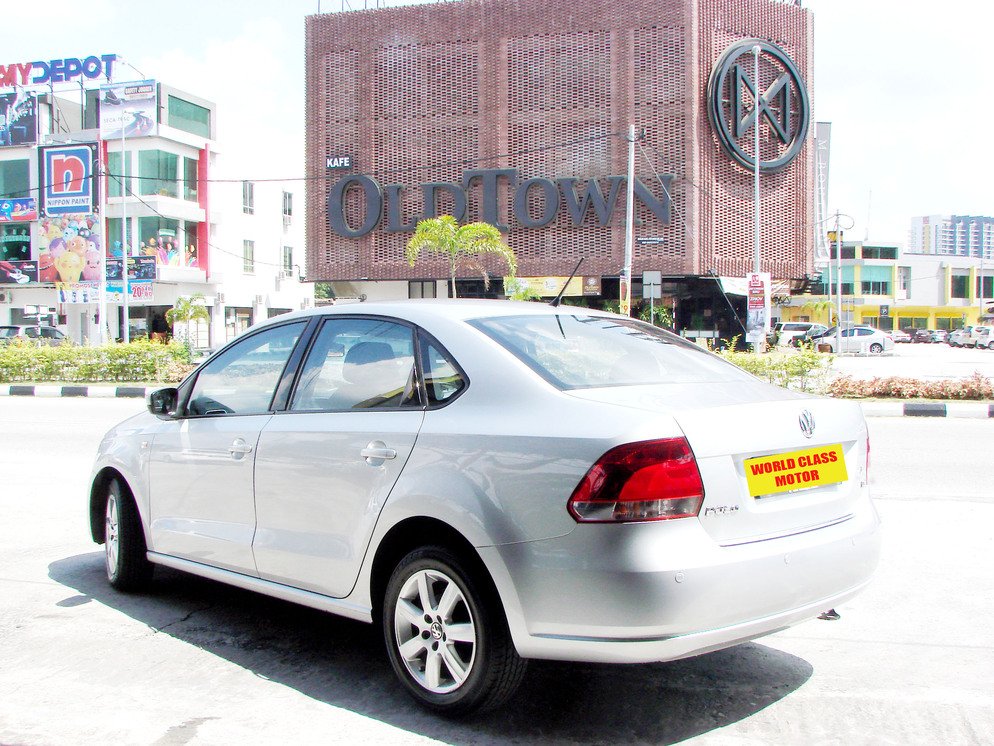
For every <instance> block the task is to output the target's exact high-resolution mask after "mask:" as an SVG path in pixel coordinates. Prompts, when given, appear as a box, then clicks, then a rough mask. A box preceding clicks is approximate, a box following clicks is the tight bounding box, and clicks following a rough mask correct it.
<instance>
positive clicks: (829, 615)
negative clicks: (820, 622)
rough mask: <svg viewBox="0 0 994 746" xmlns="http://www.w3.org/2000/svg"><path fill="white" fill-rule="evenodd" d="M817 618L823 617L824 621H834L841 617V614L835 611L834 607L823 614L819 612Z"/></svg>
mask: <svg viewBox="0 0 994 746" xmlns="http://www.w3.org/2000/svg"><path fill="white" fill-rule="evenodd" d="M818 618H819V619H824V620H825V621H826V622H834V621H836V620H838V619H841V618H842V615H841V614H839V612H837V611H836V610H835V609H829V610H828V611H826V612H825V613H824V614H820V615H819V616H818Z"/></svg>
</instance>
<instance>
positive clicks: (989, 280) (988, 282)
mask: <svg viewBox="0 0 994 746" xmlns="http://www.w3.org/2000/svg"><path fill="white" fill-rule="evenodd" d="M981 279H982V280H983V281H984V283H983V285H984V286H983V287H980V281H981ZM977 297H978V298H980V297H984V298H994V277H983V278H981V277H978V278H977Z"/></svg>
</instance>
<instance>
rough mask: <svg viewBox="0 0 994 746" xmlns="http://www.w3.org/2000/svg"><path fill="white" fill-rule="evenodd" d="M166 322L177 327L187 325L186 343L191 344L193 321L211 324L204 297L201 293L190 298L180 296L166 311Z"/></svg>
mask: <svg viewBox="0 0 994 746" xmlns="http://www.w3.org/2000/svg"><path fill="white" fill-rule="evenodd" d="M166 321H167V322H168V323H169V324H170V325H172V326H175V325H176V324H183V323H185V324H186V342H187V344H189V343H190V324H191V322H193V321H203V322H204V323H207V324H209V323H210V321H211V317H210V314H208V313H207V308H206V307H205V306H204V296H203V295H201V294H200V293H197V294H195V295H191V296H190V297H189V298H185V297H183V296H180V297H179V298H177V299H176V303H175V304H174V305H173V307H172V308H170V309H169V310H168V311H166Z"/></svg>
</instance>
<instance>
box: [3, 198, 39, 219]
mask: <svg viewBox="0 0 994 746" xmlns="http://www.w3.org/2000/svg"><path fill="white" fill-rule="evenodd" d="M37 219H38V207H37V205H36V204H35V201H34V199H33V198H29V199H5V200H0V223H29V222H31V221H32V220H37Z"/></svg>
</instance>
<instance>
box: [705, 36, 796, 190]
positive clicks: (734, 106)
mask: <svg viewBox="0 0 994 746" xmlns="http://www.w3.org/2000/svg"><path fill="white" fill-rule="evenodd" d="M755 46H758V47H759V50H760V51H759V76H758V77H759V80H758V81H757V80H753V78H755V77H757V76H756V72H755V57H754V53H753V47H755ZM757 91H758V95H757ZM707 97H708V101H707V104H708V105H707V108H708V119H710V120H711V126H712V127H713V128H714V131H715V133H716V134H717V136H718V140H719V142H720V143H721V147H722V148H723V149H724V150H725V152H726V153H728V155H729V156H731V157H732V158H734V159H735V160H736V161H737V162H738V163H740V164H742V165H743V166H745V167H746V168H748V169H750V170H751V169H754V168H755V167H756V145H755V142H756V140H755V137H756V135H755V127H756V126H757V123H758V126H759V127H760V148H759V150H760V154H759V168H760V170H761V171H766V172H772V171H780V170H782V169H784V168H786V167H787V166H789V165H790V163H791V161H793V160H794V158H796V157H797V154H798V153H800V152H801V148H802V147H804V141H805V137H806V135H807V133H808V119H809V118H810V114H811V109H810V104H809V102H808V92H807V89H806V88H805V85H804V80H803V79H802V78H801V74H800V73H799V72H798V71H797V68H796V67H795V66H794V63H793V61H792V60H791V59H790V57H789V56H788V55H787V53H786V52H784V51H783V50H782V49H780V48H779V47H777V46H775V45H773V44H770V43H769V42H765V41H762V40H760V39H744V40H742V41H739V42H736V43H735V44H733V45H732V46H730V47H729V48H728V49H726V50H725V52H724V54H722V55H721V58H720V59H719V60H718V62H717V63H716V64H715V66H714V69H713V70H712V71H711V79H710V80H709V81H708V91H707Z"/></svg>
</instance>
